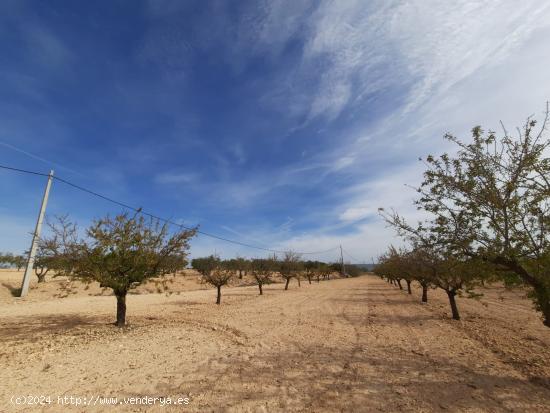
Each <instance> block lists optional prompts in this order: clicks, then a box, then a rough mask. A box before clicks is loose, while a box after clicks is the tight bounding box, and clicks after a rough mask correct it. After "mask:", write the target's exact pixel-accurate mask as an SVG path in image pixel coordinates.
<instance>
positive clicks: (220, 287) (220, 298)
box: [216, 285, 222, 304]
mask: <svg viewBox="0 0 550 413" xmlns="http://www.w3.org/2000/svg"><path fill="white" fill-rule="evenodd" d="M221 302H222V286H221V285H218V297H217V298H216V304H219V303H221Z"/></svg>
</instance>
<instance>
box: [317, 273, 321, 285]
mask: <svg viewBox="0 0 550 413" xmlns="http://www.w3.org/2000/svg"><path fill="white" fill-rule="evenodd" d="M319 278H321V276H320V275H318V276H317V284H319V282H320V281H319Z"/></svg>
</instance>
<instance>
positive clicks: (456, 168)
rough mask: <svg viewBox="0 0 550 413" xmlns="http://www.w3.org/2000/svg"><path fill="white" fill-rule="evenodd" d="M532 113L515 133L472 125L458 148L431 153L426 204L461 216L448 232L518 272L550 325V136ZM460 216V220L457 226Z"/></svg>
mask: <svg viewBox="0 0 550 413" xmlns="http://www.w3.org/2000/svg"><path fill="white" fill-rule="evenodd" d="M547 120H548V106H547V110H546V114H545V117H544V121H543V123H542V126H541V127H539V128H538V129H536V121H535V120H533V119H531V118H528V119H527V122H526V123H525V125H524V126H523V127H522V128H521V129H518V130H517V136H516V137H513V136H511V135H510V134H508V132H507V131H506V130H505V129H504V128H503V132H502V135H501V136H500V137H497V134H496V133H494V132H491V131H489V132H487V133H485V132H484V131H483V130H482V129H481V127H479V126H477V127H475V128H473V129H472V140H471V141H470V142H464V141H462V140H460V139H458V138H457V137H455V136H452V135H450V134H448V135H446V136H445V138H446V139H447V140H448V141H450V142H452V143H454V144H455V145H456V146H457V148H458V152H457V154H456V155H453V156H451V155H449V154H443V155H441V156H439V157H434V156H431V155H430V156H428V157H427V158H426V167H427V169H426V171H425V172H424V182H423V183H422V185H421V186H420V188H418V191H419V193H420V198H419V199H418V201H417V205H418V207H419V208H421V209H424V210H425V211H428V212H429V213H431V214H433V215H434V216H435V217H436V219H438V220H440V221H441V222H446V223H454V224H453V225H450V226H448V228H447V231H445V230H444V229H442V235H445V236H446V237H447V239H448V240H449V241H450V242H452V243H453V244H454V245H455V247H456V248H459V249H460V250H461V251H462V252H463V254H465V255H467V256H469V257H472V258H477V259H480V260H483V261H485V262H487V263H490V264H491V265H493V266H494V267H495V269H496V270H498V271H504V272H505V273H508V274H509V273H514V274H516V276H517V277H519V278H520V279H521V280H522V281H523V282H524V283H525V284H526V285H527V286H529V287H530V288H531V291H532V292H531V297H532V299H533V301H534V304H535V307H536V308H537V309H538V310H539V311H541V312H542V315H543V323H544V324H545V325H546V326H547V327H550V232H549V229H550V159H549V158H548V150H549V149H550V148H549V147H550V139H549V138H548V135H547V133H546V132H547V130H546V125H547ZM457 221H460V223H461V225H460V226H459V225H456V222H457Z"/></svg>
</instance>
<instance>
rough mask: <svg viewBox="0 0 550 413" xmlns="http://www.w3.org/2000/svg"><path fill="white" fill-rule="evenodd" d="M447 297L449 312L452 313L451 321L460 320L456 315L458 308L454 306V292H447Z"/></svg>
mask: <svg viewBox="0 0 550 413" xmlns="http://www.w3.org/2000/svg"><path fill="white" fill-rule="evenodd" d="M447 296H448V297H449V304H451V312H452V313H453V319H454V320H460V315H459V314H458V307H457V306H456V300H455V296H456V291H455V290H448V291H447Z"/></svg>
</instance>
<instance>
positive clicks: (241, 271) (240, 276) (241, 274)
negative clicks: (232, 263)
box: [239, 270, 243, 280]
mask: <svg viewBox="0 0 550 413" xmlns="http://www.w3.org/2000/svg"><path fill="white" fill-rule="evenodd" d="M242 279H243V270H239V280H242Z"/></svg>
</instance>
